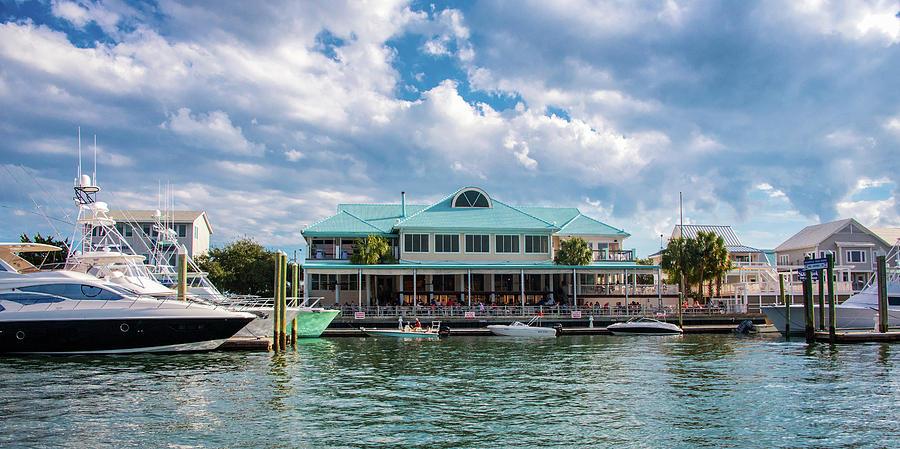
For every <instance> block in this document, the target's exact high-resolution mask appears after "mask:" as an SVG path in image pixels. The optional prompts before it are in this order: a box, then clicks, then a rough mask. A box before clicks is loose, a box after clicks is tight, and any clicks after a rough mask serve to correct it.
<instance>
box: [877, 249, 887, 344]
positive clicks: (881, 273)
mask: <svg viewBox="0 0 900 449" xmlns="http://www.w3.org/2000/svg"><path fill="white" fill-rule="evenodd" d="M875 266H876V272H875V273H876V274H875V276H877V279H878V332H881V333H886V332H887V331H888V301H887V260H886V258H885V256H877V257H875Z"/></svg>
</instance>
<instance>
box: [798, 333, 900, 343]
mask: <svg viewBox="0 0 900 449" xmlns="http://www.w3.org/2000/svg"><path fill="white" fill-rule="evenodd" d="M816 341H819V342H824V343H830V342H831V336H830V335H829V334H828V332H823V331H816ZM834 342H835V343H875V342H877V343H890V342H900V331H890V332H873V331H849V332H846V331H841V332H835V334H834Z"/></svg>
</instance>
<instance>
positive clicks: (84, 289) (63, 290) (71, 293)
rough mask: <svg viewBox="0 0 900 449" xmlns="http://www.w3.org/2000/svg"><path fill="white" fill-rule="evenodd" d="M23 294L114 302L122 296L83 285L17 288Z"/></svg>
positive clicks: (47, 285)
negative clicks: (31, 293) (43, 294)
mask: <svg viewBox="0 0 900 449" xmlns="http://www.w3.org/2000/svg"><path fill="white" fill-rule="evenodd" d="M19 290H21V291H23V292H34V293H47V294H49V295H56V296H62V297H63V298H69V299H79V300H80V299H99V300H104V301H114V300H117V299H122V295H120V294H118V293H115V292H112V291H110V290H106V289H102V288H100V287H95V286H93V285H85V284H46V285H32V286H28V287H22V288H19Z"/></svg>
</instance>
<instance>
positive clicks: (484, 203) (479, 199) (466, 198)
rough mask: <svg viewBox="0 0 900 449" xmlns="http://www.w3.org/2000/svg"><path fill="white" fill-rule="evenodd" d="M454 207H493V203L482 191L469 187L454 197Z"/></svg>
mask: <svg viewBox="0 0 900 449" xmlns="http://www.w3.org/2000/svg"><path fill="white" fill-rule="evenodd" d="M453 207H491V203H490V200H489V199H488V198H487V196H486V195H485V194H484V193H482V192H481V191H479V190H475V189H469V190H463V191H462V192H459V193H458V194H457V195H456V197H455V198H454V199H453Z"/></svg>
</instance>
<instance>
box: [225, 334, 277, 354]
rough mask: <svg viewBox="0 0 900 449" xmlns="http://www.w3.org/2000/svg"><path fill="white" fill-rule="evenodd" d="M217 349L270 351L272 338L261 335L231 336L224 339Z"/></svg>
mask: <svg viewBox="0 0 900 449" xmlns="http://www.w3.org/2000/svg"><path fill="white" fill-rule="evenodd" d="M217 350H218V351H271V350H272V339H271V338H262V337H232V338H229V339H228V340H225V343H222V346H219V347H218V349H217Z"/></svg>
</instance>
